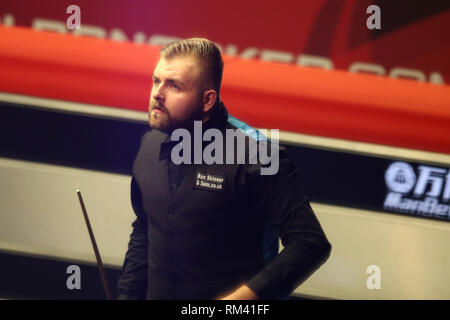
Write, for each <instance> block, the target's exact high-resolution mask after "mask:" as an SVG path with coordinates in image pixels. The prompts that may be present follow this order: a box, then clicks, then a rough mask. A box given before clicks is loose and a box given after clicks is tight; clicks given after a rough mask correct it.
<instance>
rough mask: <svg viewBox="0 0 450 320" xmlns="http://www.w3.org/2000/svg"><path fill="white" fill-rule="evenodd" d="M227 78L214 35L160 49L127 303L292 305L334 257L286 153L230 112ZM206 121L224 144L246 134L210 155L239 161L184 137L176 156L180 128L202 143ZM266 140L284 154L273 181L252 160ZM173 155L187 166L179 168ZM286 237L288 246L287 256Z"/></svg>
mask: <svg viewBox="0 0 450 320" xmlns="http://www.w3.org/2000/svg"><path fill="white" fill-rule="evenodd" d="M222 73H223V61H222V57H221V54H220V51H219V49H218V48H217V47H216V46H215V45H214V44H213V43H212V42H211V41H209V40H207V39H199V38H192V39H186V40H180V41H176V42H172V43H170V44H169V45H167V46H166V47H165V48H163V49H162V50H161V52H160V60H159V62H158V64H157V66H156V68H155V71H154V74H153V88H152V92H151V96H150V106H149V124H150V127H151V130H150V131H149V132H147V133H146V134H145V135H144V137H143V138H142V141H141V147H140V150H139V152H138V155H137V157H136V160H135V162H134V165H133V177H132V181H131V201H132V206H133V209H134V212H135V213H136V220H135V221H134V222H133V225H132V226H133V231H132V233H131V236H130V242H129V245H128V251H127V253H126V256H125V262H124V265H123V270H122V275H121V277H120V279H119V282H118V288H119V299H144V298H147V299H280V298H285V297H287V296H289V294H290V293H292V291H293V290H295V288H296V287H297V286H298V285H299V284H300V283H301V282H303V281H304V280H305V279H306V278H308V277H309V276H310V275H311V274H312V272H314V271H315V270H316V269H317V268H318V267H320V265H321V264H323V263H324V262H325V261H326V260H327V258H328V257H329V254H330V251H331V245H330V243H329V242H328V240H327V238H326V237H325V235H324V233H323V230H322V228H321V226H320V224H319V222H318V221H317V219H316V217H315V215H314V213H313V211H312V209H311V207H310V204H309V200H308V198H307V197H306V195H305V194H304V193H303V191H302V186H301V182H300V179H299V174H298V170H297V169H296V167H295V165H294V164H293V162H292V160H291V159H290V158H289V157H288V155H287V154H286V151H285V150H284V149H283V148H280V149H279V150H278V148H276V146H275V144H274V143H268V140H267V139H265V138H264V137H263V138H261V136H259V135H256V136H255V135H254V134H253V135H252V134H250V132H251V128H249V127H248V126H247V125H245V124H244V123H242V122H240V121H238V120H237V119H235V118H233V117H231V116H230V115H229V114H228V112H227V110H226V108H225V106H224V104H223V103H222V102H221V101H220V96H219V92H220V86H221V81H222ZM199 124H200V125H201V127H202V128H203V130H205V129H206V130H208V129H212V130H216V131H212V132H215V133H216V134H217V133H221V134H223V137H226V131H227V130H232V132H234V135H233V137H232V139H233V140H232V142H236V141H239V139H241V138H242V137H244V138H245V139H246V140H245V139H244V141H245V142H246V143H245V144H244V147H242V144H239V143H238V144H237V145H233V148H232V149H227V148H225V147H224V148H223V150H222V149H220V147H219V148H216V150H215V152H213V153H215V154H214V155H213V156H218V155H221V156H222V157H223V159H227V160H230V159H231V160H232V161H231V162H230V161H226V162H225V161H216V162H215V163H211V162H209V164H207V163H205V161H204V160H205V159H203V161H200V162H199V161H198V159H197V160H196V159H195V158H196V157H197V158H198V156H202V155H203V156H204V155H205V154H206V153H207V152H206V151H207V148H208V144H207V143H206V142H205V141H202V142H203V144H202V145H201V146H195V143H193V141H192V140H194V139H192V140H191V141H189V140H187V141H183V142H182V143H181V146H182V147H183V148H182V151H181V152H180V142H178V141H179V140H180V139H178V140H177V139H174V136H176V135H178V136H179V134H178V133H180V132H184V133H186V132H188V133H191V134H193V135H195V131H196V130H197V129H196V128H198V125H199ZM180 130H182V131H180ZM210 140H212V139H210ZM240 141H242V139H241V140H240ZM215 142H216V141H215ZM264 143H265V145H266V146H267V145H269V146H270V150H271V157H273V159H275V158H274V156H275V154H276V156H279V166H278V168H277V169H278V170H276V173H272V174H262V170H263V169H267V162H266V163H263V161H261V160H260V159H259V158H258V160H257V161H250V159H253V160H254V159H255V157H254V153H253V154H252V152H251V151H252V150H253V149H251V146H255V145H256V146H258V147H259V146H260V145H261V146H262V145H263V144H264ZM184 147H186V148H184ZM199 148H200V149H199ZM175 150H178V153H177V152H175ZM190 150H194V152H192V153H191V154H189V151H190ZM242 150H244V155H245V156H246V158H245V159H247V158H248V159H247V160H246V161H244V162H242V161H239V160H242V159H241V158H239V157H238V155H239V152H240V151H242ZM210 151H211V150H210ZM231 151H234V152H231ZM177 154H178V155H180V156H181V157H182V158H183V159H185V160H187V161H184V162H183V163H179V161H175V158H176V155H177ZM241 155H242V154H241ZM238 158H239V159H238ZM277 159H278V158H277ZM191 160H192V161H191ZM278 236H279V237H280V238H281V241H282V243H283V246H284V247H285V248H284V249H283V251H282V252H281V253H280V254H278Z"/></svg>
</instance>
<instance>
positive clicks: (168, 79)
mask: <svg viewBox="0 0 450 320" xmlns="http://www.w3.org/2000/svg"><path fill="white" fill-rule="evenodd" d="M152 78H153V79H154V80H159V77H158V76H155V75H153V76H152ZM166 81H167V82H172V83H177V84H182V85H183V84H184V82H183V81H182V80H180V79H177V78H167V79H166Z"/></svg>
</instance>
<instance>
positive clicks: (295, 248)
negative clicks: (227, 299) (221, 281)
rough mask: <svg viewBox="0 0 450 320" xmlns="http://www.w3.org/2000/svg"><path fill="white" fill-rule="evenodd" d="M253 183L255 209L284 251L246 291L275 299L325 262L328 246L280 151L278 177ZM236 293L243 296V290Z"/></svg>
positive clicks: (296, 174) (296, 176)
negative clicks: (262, 214)
mask: <svg viewBox="0 0 450 320" xmlns="http://www.w3.org/2000/svg"><path fill="white" fill-rule="evenodd" d="M255 181H259V182H255V183H256V184H259V185H257V186H256V187H255V188H254V190H255V192H258V193H260V194H258V195H254V197H255V199H256V198H257V199H263V201H261V202H260V203H259V204H258V206H257V207H259V208H260V210H261V211H263V210H265V214H266V217H267V219H269V220H270V222H272V223H273V224H274V225H275V226H276V228H277V231H278V234H279V236H280V238H281V241H282V243H283V246H284V249H283V250H282V251H281V252H280V254H279V255H278V256H276V257H275V258H274V259H273V260H272V261H271V262H270V263H269V264H268V265H267V266H266V267H265V268H264V269H263V270H261V272H259V273H258V274H256V275H255V276H254V277H253V278H252V279H250V280H249V281H248V282H247V283H246V287H248V288H249V289H250V290H251V292H253V293H254V294H256V296H257V297H259V298H261V299H279V298H283V297H287V296H288V295H290V294H291V293H292V292H293V291H294V290H295V288H296V287H298V286H299V285H300V284H301V283H302V282H303V281H305V280H306V279H307V278H308V277H309V276H310V275H311V274H312V273H313V272H314V271H316V270H317V269H318V268H319V267H320V266H321V265H322V264H323V263H324V262H325V261H326V260H327V259H328V257H329V255H330V252H331V244H330V243H329V242H328V240H327V238H326V236H325V234H324V232H323V230H322V228H321V226H320V223H319V221H318V220H317V218H316V216H315V214H314V212H313V210H312V208H311V206H310V204H309V200H308V197H307V196H306V195H305V194H304V193H303V188H302V184H301V181H300V176H299V172H298V170H297V168H296V167H295V165H294V163H293V162H292V160H291V159H290V158H289V156H288V155H287V154H286V153H285V150H284V149H282V150H280V167H279V171H278V173H277V174H276V175H275V176H273V177H272V178H270V179H265V178H259V179H255ZM268 181H270V183H267V182H268ZM261 184H263V185H261ZM261 193H262V194H261ZM240 290H241V291H242V290H244V292H245V288H242V287H241V288H240Z"/></svg>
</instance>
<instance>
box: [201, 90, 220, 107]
mask: <svg viewBox="0 0 450 320" xmlns="http://www.w3.org/2000/svg"><path fill="white" fill-rule="evenodd" d="M216 99H217V92H216V90H212V89H211V90H206V91H205V92H203V111H204V112H208V111H209V110H210V109H211V108H212V107H213V106H214V104H215V103H216Z"/></svg>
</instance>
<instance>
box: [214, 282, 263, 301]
mask: <svg viewBox="0 0 450 320" xmlns="http://www.w3.org/2000/svg"><path fill="white" fill-rule="evenodd" d="M258 299H259V297H258V296H257V295H256V293H254V292H253V291H252V289H250V288H249V287H247V286H246V285H245V284H244V285H242V286H241V287H239V288H238V289H237V290H235V291H233V292H232V293H230V294H228V295H226V296H225V297H222V298H219V300H258Z"/></svg>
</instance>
